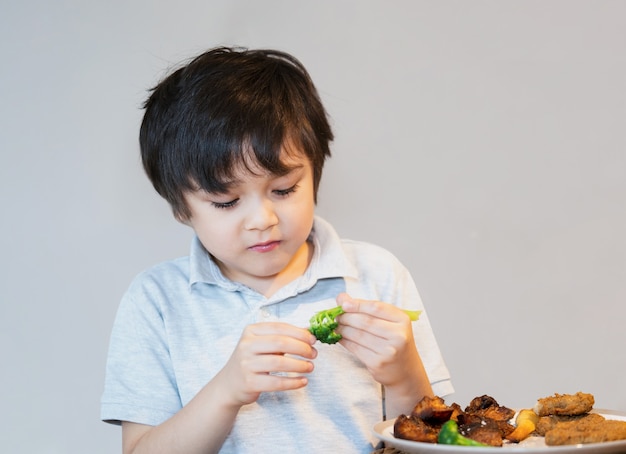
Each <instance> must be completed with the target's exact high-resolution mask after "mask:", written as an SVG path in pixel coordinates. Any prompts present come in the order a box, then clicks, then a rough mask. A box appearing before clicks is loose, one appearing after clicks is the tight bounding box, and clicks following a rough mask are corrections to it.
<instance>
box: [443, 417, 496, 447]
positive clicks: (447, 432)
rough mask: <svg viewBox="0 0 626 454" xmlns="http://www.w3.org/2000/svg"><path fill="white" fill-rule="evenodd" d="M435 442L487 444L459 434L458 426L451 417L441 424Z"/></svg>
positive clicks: (461, 444) (466, 444)
mask: <svg viewBox="0 0 626 454" xmlns="http://www.w3.org/2000/svg"><path fill="white" fill-rule="evenodd" d="M437 442H438V443H440V444H442V445H460V446H489V445H486V444H484V443H480V442H479V441H475V440H472V439H471V438H467V437H464V436H463V435H461V433H460V432H459V426H458V424H457V422H456V421H455V420H453V419H451V420H449V421H447V422H446V423H444V425H443V426H441V430H440V431H439V437H438V438H437Z"/></svg>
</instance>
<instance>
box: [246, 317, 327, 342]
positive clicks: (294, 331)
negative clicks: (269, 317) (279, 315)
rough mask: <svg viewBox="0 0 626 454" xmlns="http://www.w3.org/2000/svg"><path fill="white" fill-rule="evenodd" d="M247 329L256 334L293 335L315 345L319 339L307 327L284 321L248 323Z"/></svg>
mask: <svg viewBox="0 0 626 454" xmlns="http://www.w3.org/2000/svg"><path fill="white" fill-rule="evenodd" d="M246 331H248V332H249V333H251V334H253V335H255V336H268V335H272V334H279V335H282V336H288V337H292V338H294V339H298V340H301V341H302V342H306V343H307V344H310V345H313V344H314V343H315V342H316V340H317V339H315V336H314V335H313V334H311V333H310V332H309V330H308V329H306V328H300V327H298V326H294V325H290V324H289V323H283V322H263V323H255V324H252V325H248V327H247V328H246Z"/></svg>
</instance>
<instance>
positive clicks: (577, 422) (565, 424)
mask: <svg viewBox="0 0 626 454" xmlns="http://www.w3.org/2000/svg"><path fill="white" fill-rule="evenodd" d="M602 421H604V416H602V415H599V414H597V413H586V414H584V415H576V416H556V415H550V416H542V417H541V418H539V421H538V422H537V427H536V429H535V430H536V432H537V434H538V435H541V436H542V437H544V436H545V435H546V434H547V433H548V432H549V431H551V430H553V429H556V428H557V427H558V428H561V429H563V430H577V428H579V429H580V430H585V428H589V427H593V426H595V425H596V424H598V423H600V422H602Z"/></svg>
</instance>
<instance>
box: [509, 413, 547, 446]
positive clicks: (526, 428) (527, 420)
mask: <svg viewBox="0 0 626 454" xmlns="http://www.w3.org/2000/svg"><path fill="white" fill-rule="evenodd" d="M538 422H539V416H537V413H535V412H534V411H533V410H530V409H526V410H520V412H519V413H518V414H517V417H516V418H515V430H514V431H513V432H511V433H510V434H509V435H507V436H506V439H507V440H509V441H512V442H513V443H519V442H520V441H522V440H524V439H526V438H528V436H529V435H530V434H531V433H533V432H534V431H535V427H536V426H537V423H538Z"/></svg>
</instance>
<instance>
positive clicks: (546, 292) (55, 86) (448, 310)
mask: <svg viewBox="0 0 626 454" xmlns="http://www.w3.org/2000/svg"><path fill="white" fill-rule="evenodd" d="M625 17H626V2H624V1H602V0H594V1H550V0H541V1H532V0H531V1H445V0H444V1H408V0H407V1H390V2H387V1H359V2H357V1H354V2H348V1H341V0H339V1H334V0H333V1H319V2H288V1H278V0H274V1H263V2H257V1H252V0H249V1H243V0H239V1H233V0H216V1H210V2H209V1H199V0H182V1H178V2H154V1H147V0H136V1H120V0H113V1H109V2H98V1H94V0H88V1H84V0H80V1H79V0H65V1H56V2H49V1H44V0H40V1H32V0H31V1H28V0H27V1H22V2H9V1H7V0H3V1H2V2H1V3H0V56H1V59H2V69H1V71H0V99H1V103H0V125H1V126H0V128H1V131H2V133H1V136H0V197H1V200H0V202H1V204H0V206H1V207H2V215H1V216H0V251H1V253H2V258H3V260H2V265H1V266H2V270H1V271H2V272H1V273H0V353H1V356H0V358H1V364H2V366H1V368H2V369H1V372H0V450H2V452H11V453H18V452H19V453H76V454H79V453H81V454H82V453H90V454H97V453H113V452H119V445H120V441H119V435H120V433H119V429H118V428H115V427H111V426H108V425H105V424H104V423H101V422H99V419H98V418H99V399H100V393H101V391H102V383H103V373H104V364H105V356H106V351H107V343H108V336H109V332H110V329H111V324H112V321H113V317H114V314H115V311H116V308H117V305H118V302H119V299H120V297H121V295H122V293H123V292H124V290H125V288H126V286H127V285H128V283H129V282H130V280H131V279H132V278H133V276H134V275H135V274H137V273H138V272H139V271H141V270H142V269H144V268H146V267H148V266H150V265H152V264H154V263H156V262H158V261H161V260H166V259H169V258H173V257H176V256H180V255H184V254H186V253H187V250H188V245H189V240H190V236H191V232H190V230H189V229H188V228H186V227H183V226H181V225H179V224H177V223H176V222H175V221H174V219H173V218H172V216H171V215H170V212H169V208H168V207H167V206H166V204H165V203H164V202H163V201H162V200H161V199H159V198H158V196H157V195H156V194H155V193H154V191H153V190H152V188H151V187H150V185H149V183H148V181H147V179H146V178H145V177H144V175H143V172H142V170H141V168H140V165H139V159H138V149H137V148H138V147H137V132H138V124H139V122H140V119H141V110H140V108H139V107H140V104H141V102H142V101H143V100H144V98H145V96H146V90H147V88H148V87H150V86H152V85H153V84H154V83H155V82H156V81H157V80H158V79H159V78H160V77H161V76H162V75H163V74H164V72H165V71H166V70H167V68H168V67H170V66H171V65H173V64H175V63H177V62H179V61H180V60H181V59H184V58H187V57H190V56H192V55H194V54H196V53H197V52H199V51H201V50H204V49H205V48H207V47H211V46H214V45H218V44H240V45H245V46H250V47H276V48H279V49H282V50H286V51H289V52H292V53H294V54H295V55H296V56H297V57H299V58H300V59H301V60H302V61H303V62H304V63H305V65H306V66H307V67H308V68H309V69H310V71H311V74H312V76H313V78H314V80H315V81H316V83H317V86H318V88H319V90H320V92H321V95H322V97H323V99H324V102H325V103H326V106H327V109H328V111H329V113H330V115H331V117H332V121H333V124H334V127H335V131H336V135H337V140H336V141H335V143H334V146H333V152H334V156H333V158H332V160H331V161H330V162H329V163H328V166H327V168H326V173H325V176H324V178H323V181H322V189H321V193H320V197H319V207H318V210H319V214H321V215H323V216H325V217H326V218H328V219H329V220H330V221H332V222H333V223H334V224H335V226H336V228H337V229H338V231H339V232H340V234H341V235H342V236H345V237H350V238H354V239H360V240H367V241H371V242H374V243H378V244H381V245H383V246H385V247H387V248H388V249H390V250H391V251H393V252H394V253H395V254H396V255H398V256H399V257H400V259H401V260H402V261H403V262H404V263H405V264H406V265H407V266H408V267H409V269H410V270H411V272H412V273H413V275H414V277H415V280H416V282H417V284H418V286H419V288H420V291H421V293H422V297H423V299H424V301H425V304H426V305H427V308H428V310H429V311H430V317H431V320H432V323H433V325H434V329H435V331H436V334H437V335H438V339H439V342H440V345H441V348H442V350H443V353H444V354H445V356H446V359H447V362H448V365H449V368H450V370H451V372H452V374H453V378H454V384H455V386H456V389H457V393H456V394H455V395H454V396H452V397H451V398H450V401H453V400H456V401H457V402H459V403H461V404H462V405H466V404H467V403H468V401H469V400H470V399H471V398H472V397H474V396H477V395H482V394H485V393H487V394H490V395H492V396H494V397H495V398H496V399H497V400H499V401H500V402H501V403H503V404H506V405H509V406H513V407H524V406H530V405H532V404H533V403H534V401H535V399H536V398H538V397H542V396H545V395H550V394H552V393H554V392H559V393H569V392H576V391H579V390H582V391H585V392H591V393H594V394H595V396H596V402H597V405H596V406H597V407H600V408H612V409H617V410H621V411H626V390H625V389H624V385H623V383H624V377H623V373H624V369H625V367H624V366H625V365H626V364H625V361H624V359H625V358H624V346H625V344H626V330H625V329H624V321H625V320H626V308H625V306H624V301H625V297H626V242H625V240H624V237H623V233H624V231H625V229H626V212H625V208H624V198H625V194H626V178H625V177H626V153H625V145H626V124H625V123H626V27H624V18H625ZM375 422H376V421H372V424H374V423H375Z"/></svg>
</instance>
